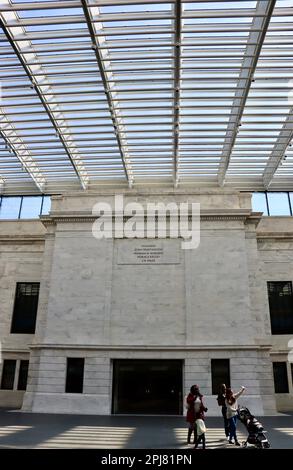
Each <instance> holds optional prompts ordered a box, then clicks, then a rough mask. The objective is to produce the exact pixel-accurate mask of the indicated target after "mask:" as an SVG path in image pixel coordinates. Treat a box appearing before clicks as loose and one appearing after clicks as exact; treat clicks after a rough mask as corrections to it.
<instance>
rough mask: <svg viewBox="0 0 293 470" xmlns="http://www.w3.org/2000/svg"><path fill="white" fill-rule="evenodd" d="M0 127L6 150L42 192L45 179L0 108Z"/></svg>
mask: <svg viewBox="0 0 293 470" xmlns="http://www.w3.org/2000/svg"><path fill="white" fill-rule="evenodd" d="M0 126H1V130H0V135H1V137H2V139H3V140H4V142H5V144H6V146H7V150H8V151H9V152H11V153H13V154H14V155H15V157H16V158H17V159H18V160H19V161H20V163H21V165H22V167H23V169H25V170H26V172H27V173H28V174H29V176H30V177H31V178H32V180H33V181H34V183H35V185H36V186H37V188H38V189H39V190H40V191H41V192H43V191H44V188H45V184H46V179H45V177H44V176H43V174H42V172H41V170H40V168H39V166H38V164H37V163H36V162H35V160H34V158H33V156H32V154H31V152H30V150H29V149H28V147H27V145H26V144H25V143H24V141H23V140H22V139H21V137H20V136H19V134H18V132H17V130H16V129H15V127H14V126H13V124H12V123H11V122H10V120H9V119H8V118H7V116H6V115H5V112H4V110H3V109H2V108H0ZM0 183H1V178H0Z"/></svg>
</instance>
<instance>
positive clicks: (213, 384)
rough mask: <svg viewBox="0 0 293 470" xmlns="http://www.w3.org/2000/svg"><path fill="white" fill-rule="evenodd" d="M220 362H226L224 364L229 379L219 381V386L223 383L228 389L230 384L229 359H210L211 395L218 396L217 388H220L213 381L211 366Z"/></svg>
mask: <svg viewBox="0 0 293 470" xmlns="http://www.w3.org/2000/svg"><path fill="white" fill-rule="evenodd" d="M220 361H222V362H224V361H225V362H226V364H227V365H228V368H227V371H228V377H229V380H226V379H227V377H226V378H225V380H224V379H223V380H221V384H222V383H224V384H225V385H226V386H227V387H230V384H231V364H230V359H229V358H212V359H211V383H212V395H218V393H219V387H220V384H219V385H216V383H215V382H216V380H215V374H214V371H213V364H216V363H217V362H218V363H219V362H220Z"/></svg>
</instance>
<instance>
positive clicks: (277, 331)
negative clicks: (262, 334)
mask: <svg viewBox="0 0 293 470" xmlns="http://www.w3.org/2000/svg"><path fill="white" fill-rule="evenodd" d="M281 283H283V284H287V283H288V284H289V287H290V291H291V295H290V298H291V304H292V305H291V308H292V311H291V313H292V320H291V321H292V325H291V326H290V328H289V330H286V331H285V329H284V327H282V326H276V325H274V324H273V321H274V319H275V318H276V319H278V316H280V312H278V313H274V312H273V305H272V302H271V300H270V284H281ZM266 285H267V296H268V305H269V315H270V325H271V334H272V335H291V334H293V283H292V281H288V280H286V281H279V280H278V281H267V283H266Z"/></svg>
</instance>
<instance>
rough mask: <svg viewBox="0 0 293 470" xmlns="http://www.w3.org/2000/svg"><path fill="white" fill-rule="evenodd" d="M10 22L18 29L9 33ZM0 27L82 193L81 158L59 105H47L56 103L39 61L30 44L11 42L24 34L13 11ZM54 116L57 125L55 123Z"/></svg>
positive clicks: (2, 16)
mask: <svg viewBox="0 0 293 470" xmlns="http://www.w3.org/2000/svg"><path fill="white" fill-rule="evenodd" d="M2 4H4V5H6V7H7V9H8V7H9V6H11V3H10V0H3V1H2ZM12 20H17V21H18V22H19V27H17V28H13V31H12V30H11V28H9V27H7V22H9V21H12ZM0 25H1V28H2V29H3V32H4V34H5V36H6V38H7V40H8V41H9V43H10V45H11V47H12V48H13V50H14V52H15V53H16V55H17V57H18V59H19V61H20V64H21V65H22V67H23V69H24V70H25V72H26V74H27V75H28V77H29V79H30V80H31V82H32V86H33V87H34V89H35V91H36V93H37V95H38V96H39V98H40V101H41V103H42V105H43V107H44V110H45V111H46V113H47V115H48V117H49V119H50V121H51V123H52V125H53V127H54V129H55V130H56V133H57V135H58V137H59V139H60V142H61V143H62V146H63V148H64V150H65V151H66V154H67V156H68V158H69V160H70V162H71V164H72V166H73V168H74V171H75V173H76V175H77V177H78V179H79V181H80V184H81V186H82V188H83V189H86V188H87V186H88V182H89V177H88V174H87V172H86V169H85V167H84V165H83V162H82V160H81V158H80V157H79V155H78V150H77V148H76V147H75V142H74V140H73V137H72V135H70V132H69V127H68V126H67V123H66V120H65V118H64V115H63V113H62V111H61V109H60V107H59V105H58V104H53V105H51V103H50V102H51V101H56V100H55V97H54V92H53V89H52V86H51V83H50V81H49V79H48V77H47V75H46V74H45V72H44V70H43V67H42V64H41V62H40V59H39V57H38V55H37V53H36V52H35V51H34V48H33V45H32V43H31V42H30V41H29V40H28V39H27V40H26V41H23V42H21V43H17V44H16V43H15V39H17V37H18V36H19V35H25V34H27V33H26V31H25V30H24V28H23V27H22V26H21V22H20V21H19V18H18V15H17V13H15V12H14V11H7V12H1V11H0ZM22 49H26V50H29V51H30V52H29V53H27V52H23V50H22ZM28 62H33V63H34V64H35V65H27V63H28ZM44 91H45V92H46V93H47V96H43V92H44ZM50 93H51V94H50ZM57 116H58V121H57V120H56V117H57ZM60 124H62V126H63V128H64V126H66V128H67V131H68V132H69V135H67V136H63V135H62V131H61V129H60V128H59V125H60ZM72 149H74V152H72Z"/></svg>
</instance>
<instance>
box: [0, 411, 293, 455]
mask: <svg viewBox="0 0 293 470" xmlns="http://www.w3.org/2000/svg"><path fill="white" fill-rule="evenodd" d="M261 422H262V424H263V425H264V426H265V429H266V430H267V431H268V433H267V437H268V439H269V441H270V442H271V447H272V448H275V449H286V448H287V449H288V448H289V449H293V414H287V415H285V414H282V415H278V416H271V417H269V416H266V417H262V418H261ZM206 425H207V434H206V439H207V447H208V448H212V449H216V448H221V447H227V446H228V447H229V448H232V447H233V448H234V446H229V445H228V444H227V443H226V441H225V439H223V438H224V433H223V429H222V420H221V418H215V417H211V418H207V420H206ZM246 435H247V433H246V429H245V428H244V427H243V425H242V424H241V423H238V438H239V440H240V441H243V440H244V439H245V437H246ZM186 436H187V430H186V425H185V420H184V417H182V418H181V417H173V416H82V415H80V416H79V415H49V414H30V413H21V412H16V411H8V410H1V411H0V448H42V449H61V448H72V449H76V448H86V449H136V448H142V449H186V448H187V447H188V446H187V445H186ZM189 447H190V446H189Z"/></svg>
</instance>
